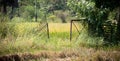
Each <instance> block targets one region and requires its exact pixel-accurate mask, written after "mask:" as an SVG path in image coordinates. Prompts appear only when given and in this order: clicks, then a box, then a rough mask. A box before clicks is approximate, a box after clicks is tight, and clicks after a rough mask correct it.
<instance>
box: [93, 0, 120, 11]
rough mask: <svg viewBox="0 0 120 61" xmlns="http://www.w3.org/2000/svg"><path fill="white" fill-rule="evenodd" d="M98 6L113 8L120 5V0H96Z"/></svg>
mask: <svg viewBox="0 0 120 61" xmlns="http://www.w3.org/2000/svg"><path fill="white" fill-rule="evenodd" d="M94 1H95V3H96V7H98V8H109V9H110V10H113V9H115V8H117V7H119V6H120V0H94Z"/></svg>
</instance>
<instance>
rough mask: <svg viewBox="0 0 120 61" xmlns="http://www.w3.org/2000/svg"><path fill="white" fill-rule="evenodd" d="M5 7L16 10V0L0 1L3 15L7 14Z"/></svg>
mask: <svg viewBox="0 0 120 61" xmlns="http://www.w3.org/2000/svg"><path fill="white" fill-rule="evenodd" d="M7 6H10V7H12V8H17V7H18V0H0V8H1V9H2V11H3V13H6V12H7Z"/></svg>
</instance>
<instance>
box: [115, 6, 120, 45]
mask: <svg viewBox="0 0 120 61" xmlns="http://www.w3.org/2000/svg"><path fill="white" fill-rule="evenodd" d="M117 11H118V13H117V22H118V23H117V34H116V37H117V40H116V43H117V44H118V42H120V7H118V10H117Z"/></svg>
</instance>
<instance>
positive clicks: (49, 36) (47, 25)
mask: <svg viewBox="0 0 120 61" xmlns="http://www.w3.org/2000/svg"><path fill="white" fill-rule="evenodd" d="M47 35H48V38H50V35H49V27H48V23H47Z"/></svg>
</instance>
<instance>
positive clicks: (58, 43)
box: [0, 22, 120, 61]
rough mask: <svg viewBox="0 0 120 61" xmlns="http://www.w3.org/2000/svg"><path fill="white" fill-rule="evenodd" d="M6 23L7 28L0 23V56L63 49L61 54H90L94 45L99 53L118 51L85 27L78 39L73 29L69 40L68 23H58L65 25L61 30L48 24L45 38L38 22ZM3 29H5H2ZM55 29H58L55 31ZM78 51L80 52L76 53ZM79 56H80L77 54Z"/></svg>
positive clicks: (118, 49) (116, 47)
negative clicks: (104, 43) (4, 35)
mask: <svg viewBox="0 0 120 61" xmlns="http://www.w3.org/2000/svg"><path fill="white" fill-rule="evenodd" d="M7 24H8V25H6V23H4V25H6V27H7V28H6V27H5V28H4V27H3V25H0V26H1V30H2V31H1V33H2V32H6V37H5V38H0V56H4V55H11V54H18V53H33V54H34V53H36V52H41V51H52V52H57V53H58V52H61V51H63V52H62V53H61V54H62V56H64V55H66V53H67V54H68V55H69V54H73V53H72V51H73V52H74V53H75V54H83V53H86V52H87V53H88V54H89V53H90V54H92V53H91V52H89V50H90V48H93V50H94V48H95V49H96V47H97V49H98V51H100V53H101V50H105V51H116V50H117V51H120V45H119V46H113V47H111V46H110V47H105V46H102V43H103V38H100V37H90V36H88V35H87V32H86V31H85V29H84V30H83V31H81V34H80V35H79V37H78V39H76V36H77V35H78V33H77V32H76V31H75V30H73V40H72V41H70V33H69V31H68V29H69V28H67V26H68V25H66V26H65V24H60V23H59V27H60V25H62V26H63V25H64V26H65V27H63V28H64V30H61V28H58V27H57V28H54V27H53V24H51V25H50V24H49V25H50V26H51V27H50V26H49V28H51V31H50V38H49V39H48V38H47V34H46V31H42V33H43V36H41V35H40V33H41V32H40V31H39V28H40V24H39V23H29V22H25V23H7ZM2 27H3V28H2ZM5 29H6V31H3V30H5ZM56 29H60V30H58V31H56ZM79 51H82V52H81V53H78V52H79ZM90 51H91V50H90ZM69 52H70V53H69ZM100 53H99V54H100ZM46 54H47V53H46ZM61 54H60V55H61ZM96 54H98V52H96V53H95V59H96V56H97V55H96ZM99 54H98V55H99ZM79 58H81V57H80V56H79ZM85 59H86V58H85ZM43 60H44V59H43ZM33 61H34V60H33ZM35 61H36V60H35ZM38 61H39V59H38ZM78 61H79V60H78Z"/></svg>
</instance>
